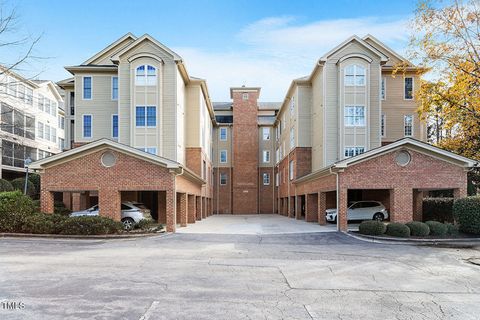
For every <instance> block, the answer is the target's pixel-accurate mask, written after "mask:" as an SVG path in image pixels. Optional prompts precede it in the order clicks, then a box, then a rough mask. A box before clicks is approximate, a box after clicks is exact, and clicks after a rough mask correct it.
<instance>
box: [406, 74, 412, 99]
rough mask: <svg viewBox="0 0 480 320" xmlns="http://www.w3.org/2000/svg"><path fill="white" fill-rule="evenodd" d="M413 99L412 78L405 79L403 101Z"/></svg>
mask: <svg viewBox="0 0 480 320" xmlns="http://www.w3.org/2000/svg"><path fill="white" fill-rule="evenodd" d="M412 98H413V78H405V99H412Z"/></svg>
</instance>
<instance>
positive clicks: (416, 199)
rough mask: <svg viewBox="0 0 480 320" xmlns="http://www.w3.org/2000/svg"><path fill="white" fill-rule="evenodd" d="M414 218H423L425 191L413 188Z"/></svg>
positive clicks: (418, 219)
mask: <svg viewBox="0 0 480 320" xmlns="http://www.w3.org/2000/svg"><path fill="white" fill-rule="evenodd" d="M413 220H414V221H422V220H423V191H418V190H413Z"/></svg>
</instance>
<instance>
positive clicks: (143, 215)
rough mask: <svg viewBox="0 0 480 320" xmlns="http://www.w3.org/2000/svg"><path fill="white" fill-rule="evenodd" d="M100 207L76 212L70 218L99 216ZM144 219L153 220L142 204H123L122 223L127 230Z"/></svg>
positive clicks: (96, 206) (128, 202)
mask: <svg viewBox="0 0 480 320" xmlns="http://www.w3.org/2000/svg"><path fill="white" fill-rule="evenodd" d="M98 215H99V211H98V205H95V206H93V207H91V208H88V209H86V210H82V211H75V212H72V213H71V214H70V217H81V216H98ZM143 219H149V220H151V219H152V215H151V214H150V210H149V209H148V208H147V207H145V205H144V204H143V203H140V202H130V201H127V202H122V220H121V221H122V223H123V227H124V228H125V230H131V229H133V227H134V226H135V224H137V223H139V222H140V220H143Z"/></svg>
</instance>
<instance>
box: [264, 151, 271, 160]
mask: <svg viewBox="0 0 480 320" xmlns="http://www.w3.org/2000/svg"><path fill="white" fill-rule="evenodd" d="M263 163H270V150H263Z"/></svg>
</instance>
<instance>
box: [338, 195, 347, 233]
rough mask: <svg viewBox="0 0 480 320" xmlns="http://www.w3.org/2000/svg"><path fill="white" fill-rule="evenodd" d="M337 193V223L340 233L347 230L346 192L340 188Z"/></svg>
mask: <svg viewBox="0 0 480 320" xmlns="http://www.w3.org/2000/svg"><path fill="white" fill-rule="evenodd" d="M337 192H338V208H337V223H338V229H339V230H340V231H347V230H348V220H347V209H348V192H347V189H346V188H340V190H337Z"/></svg>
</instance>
